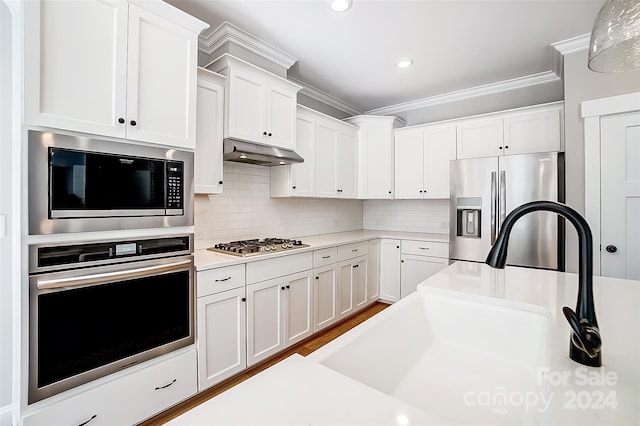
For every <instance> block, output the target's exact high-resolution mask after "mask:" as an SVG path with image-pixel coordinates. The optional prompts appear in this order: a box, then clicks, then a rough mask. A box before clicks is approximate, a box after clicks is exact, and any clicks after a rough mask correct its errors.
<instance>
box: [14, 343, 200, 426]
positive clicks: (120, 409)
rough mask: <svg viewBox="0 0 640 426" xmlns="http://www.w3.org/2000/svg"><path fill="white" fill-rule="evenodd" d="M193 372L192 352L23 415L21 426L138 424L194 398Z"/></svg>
mask: <svg viewBox="0 0 640 426" xmlns="http://www.w3.org/2000/svg"><path fill="white" fill-rule="evenodd" d="M150 362H153V361H150ZM196 369H197V366H196V351H195V349H194V350H191V351H188V352H186V353H183V354H181V355H178V356H176V357H173V358H169V359H167V360H165V361H161V362H158V363H156V364H154V365H151V366H150V367H147V368H143V369H140V370H137V371H136V372H134V373H131V374H128V375H125V376H122V377H120V378H118V379H115V380H113V381H111V382H108V383H105V384H104V385H101V386H97V387H95V388H93V389H89V390H87V391H84V392H81V393H79V394H77V395H75V396H72V397H70V398H66V399H64V400H61V401H60V402H57V403H54V404H52V405H49V406H47V407H46V408H43V409H41V410H38V411H35V412H33V413H30V414H27V416H25V417H24V418H23V423H22V424H23V425H25V426H37V425H43V426H44V425H46V426H49V425H53V424H56V425H58V424H60V425H67V424H68V425H79V424H83V423H85V422H87V421H88V420H91V421H90V422H88V423H87V424H88V425H90V426H96V425H97V426H100V425H105V426H112V425H125V424H135V423H139V422H141V421H142V420H144V419H147V418H149V417H151V416H153V415H155V414H157V413H159V412H160V411H163V410H165V409H167V408H169V407H171V406H172V405H175V404H177V403H178V402H180V401H183V400H185V399H187V398H188V397H190V396H192V395H194V394H195V393H196V392H197V389H198V388H197V373H196V371H197V370H196ZM174 380H175V381H174ZM168 384H169V386H166V385H168ZM165 386H166V387H165ZM156 388H158V389H157V390H156ZM54 398H55V397H54Z"/></svg>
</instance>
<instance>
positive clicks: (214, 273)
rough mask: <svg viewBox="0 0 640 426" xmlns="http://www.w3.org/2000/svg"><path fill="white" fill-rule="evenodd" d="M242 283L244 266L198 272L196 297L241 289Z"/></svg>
mask: <svg viewBox="0 0 640 426" xmlns="http://www.w3.org/2000/svg"><path fill="white" fill-rule="evenodd" d="M244 281H245V266H244V264H242V265H234V266H226V267H224V268H216V269H209V270H206V271H200V272H198V273H197V274H196V286H197V288H198V291H197V293H198V297H202V296H207V295H209V294H214V293H220V292H221V291H227V290H232V289H234V288H238V287H243V286H244Z"/></svg>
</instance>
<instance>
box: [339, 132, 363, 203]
mask: <svg viewBox="0 0 640 426" xmlns="http://www.w3.org/2000/svg"><path fill="white" fill-rule="evenodd" d="M336 156H337V158H336V159H337V167H338V169H337V170H336V173H337V175H336V181H337V182H336V189H337V192H338V196H339V197H344V198H356V197H357V195H358V182H357V180H358V156H357V139H356V133H355V131H354V132H346V131H341V132H340V140H339V142H338V149H337V151H336Z"/></svg>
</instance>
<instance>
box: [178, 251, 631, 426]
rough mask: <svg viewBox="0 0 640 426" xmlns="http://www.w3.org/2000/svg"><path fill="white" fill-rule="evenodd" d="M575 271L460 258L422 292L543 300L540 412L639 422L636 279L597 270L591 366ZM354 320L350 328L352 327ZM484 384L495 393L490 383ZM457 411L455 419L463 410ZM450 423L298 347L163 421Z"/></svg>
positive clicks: (584, 421)
mask: <svg viewBox="0 0 640 426" xmlns="http://www.w3.org/2000/svg"><path fill="white" fill-rule="evenodd" d="M577 281H578V280H577V275H576V274H568V273H558V272H553V271H545V270H536V269H527V268H515V267H507V268H506V269H505V270H496V269H492V268H490V267H488V266H487V265H484V264H478V263H471V262H456V263H454V264H452V265H450V266H449V267H448V268H446V269H444V270H443V271H441V272H439V273H438V274H436V275H434V276H432V277H431V278H429V279H428V280H426V281H424V282H423V283H422V284H421V285H420V286H419V288H421V290H420V291H422V292H424V293H429V292H434V293H438V294H442V293H444V294H446V295H449V296H453V297H456V294H460V292H462V293H465V295H464V296H462V295H461V296H460V297H470V296H469V295H472V296H473V297H474V298H476V299H479V300H488V299H487V298H498V299H505V300H506V301H514V302H518V303H515V305H522V304H523V303H524V304H528V305H538V306H542V307H544V308H545V309H548V311H549V314H550V316H551V324H552V326H551V327H552V329H551V364H550V368H549V369H548V371H547V370H545V371H541V372H540V380H541V381H542V382H543V383H544V384H545V385H548V387H547V389H548V394H546V395H544V397H545V398H546V399H547V400H548V401H549V402H550V405H549V406H548V408H547V409H546V410H547V411H546V412H547V413H548V416H546V415H545V416H544V418H546V419H547V420H546V421H548V423H550V424H554V425H634V424H638V421H639V419H640V333H639V332H638V329H639V328H640V282H639V281H629V280H619V279H612V278H600V277H594V296H595V306H596V314H597V319H598V323H599V326H600V331H601V335H602V341H603V344H602V359H603V367H601V368H599V369H596V368H588V367H583V366H581V365H580V364H577V363H575V362H573V361H571V360H570V359H569V357H568V349H569V336H570V329H569V326H568V324H567V322H566V320H565V318H564V316H563V315H562V313H561V309H562V306H564V305H569V306H571V307H574V305H575V303H576V295H577ZM400 305H402V304H398V305H392V306H391V307H390V308H388V309H386V310H385V311H383V313H382V314H384V315H391V314H393V311H394V309H396V306H397V307H398V308H400V307H401V306H400ZM382 314H380V315H382ZM365 324H366V323H365ZM359 327H362V328H364V326H359ZM358 329H359V328H358V327H356V328H354V329H353V330H351V331H350V333H352V334H353V333H358ZM487 332H489V333H490V332H491V330H487ZM342 337H347V336H346V335H345V336H341V337H340V338H338V339H336V340H335V341H333V342H330V343H329V344H327V345H326V346H325V347H323V350H325V348H327V347H329V346H330V345H332V344H336V345H337V344H339V340H340V339H341V338H342ZM416 338H419V336H416ZM382 344H384V343H382ZM363 362H366V359H365V360H363ZM498 391H500V390H498ZM487 392H488V397H489V398H491V397H494V396H495V395H494V394H495V393H496V390H495V389H487ZM492 392H493V393H492ZM508 396H509V395H508ZM516 396H517V395H516ZM516 403H517V401H516ZM533 407H534V409H538V408H539V409H542V408H543V406H542V401H539V400H538V401H535V405H533ZM496 408H498V409H504V406H499V407H494V406H491V404H490V403H489V404H488V405H487V409H488V410H493V409H496ZM507 408H508V406H507ZM456 414H457V418H458V419H459V418H460V413H456ZM441 417H442V416H441ZM407 422H408V423H407ZM449 423H451V421H447V420H446V419H438V418H435V417H434V416H432V415H430V414H429V413H425V412H424V411H421V410H420V409H418V408H415V407H413V406H410V405H408V404H406V403H404V402H402V401H400V400H398V399H395V398H394V397H392V396H389V395H387V394H384V393H382V392H379V391H377V390H375V389H373V388H371V387H368V386H366V385H364V384H362V383H359V382H357V381H355V380H352V379H350V378H349V377H347V376H344V375H341V374H339V373H337V372H336V371H333V370H331V369H329V368H328V367H325V366H324V365H321V364H318V363H315V362H314V361H313V357H309V358H303V357H300V356H293V357H290V358H287V359H286V360H284V361H282V362H281V363H279V364H277V365H275V366H273V367H271V368H269V369H267V370H265V371H263V372H262V373H260V374H258V375H257V376H254V377H253V378H251V379H249V380H247V381H245V382H243V383H241V384H239V385H237V386H236V387H234V388H232V389H230V390H228V391H226V392H224V393H222V394H220V395H218V396H216V397H215V398H213V399H211V400H209V401H207V402H205V403H203V404H201V405H200V406H198V407H195V408H194V409H192V410H190V411H188V412H187V413H184V414H183V415H181V416H179V417H177V418H176V419H174V420H173V421H171V422H169V424H172V425H196V424H207V425H216V424H243V425H249V424H253V425H256V424H299V425H302V424H304V425H311V424H332V425H337V424H352V425H356V424H411V425H426V424H449ZM456 423H459V422H456ZM469 423H470V424H473V423H474V419H471V418H470V419H469Z"/></svg>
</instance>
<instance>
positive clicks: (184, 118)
mask: <svg viewBox="0 0 640 426" xmlns="http://www.w3.org/2000/svg"><path fill="white" fill-rule="evenodd" d="M197 45H198V38H197V35H195V34H193V33H192V32H190V31H189V30H187V29H185V28H183V27H181V26H179V25H177V24H174V23H173V22H171V21H169V20H167V19H164V18H162V17H160V16H157V15H154V14H151V13H149V12H147V11H145V10H144V9H142V8H139V7H138V6H136V5H134V4H130V5H129V44H128V72H127V122H126V127H127V138H128V139H134V140H139V141H145V142H153V143H160V144H165V145H170V146H179V147H183V148H190V149H194V148H195V144H196V138H195V132H196V126H195V124H196V121H195V118H196V114H195V111H196V91H197V66H198V63H197V61H198V57H197V56H198V49H197V47H198V46H197Z"/></svg>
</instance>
